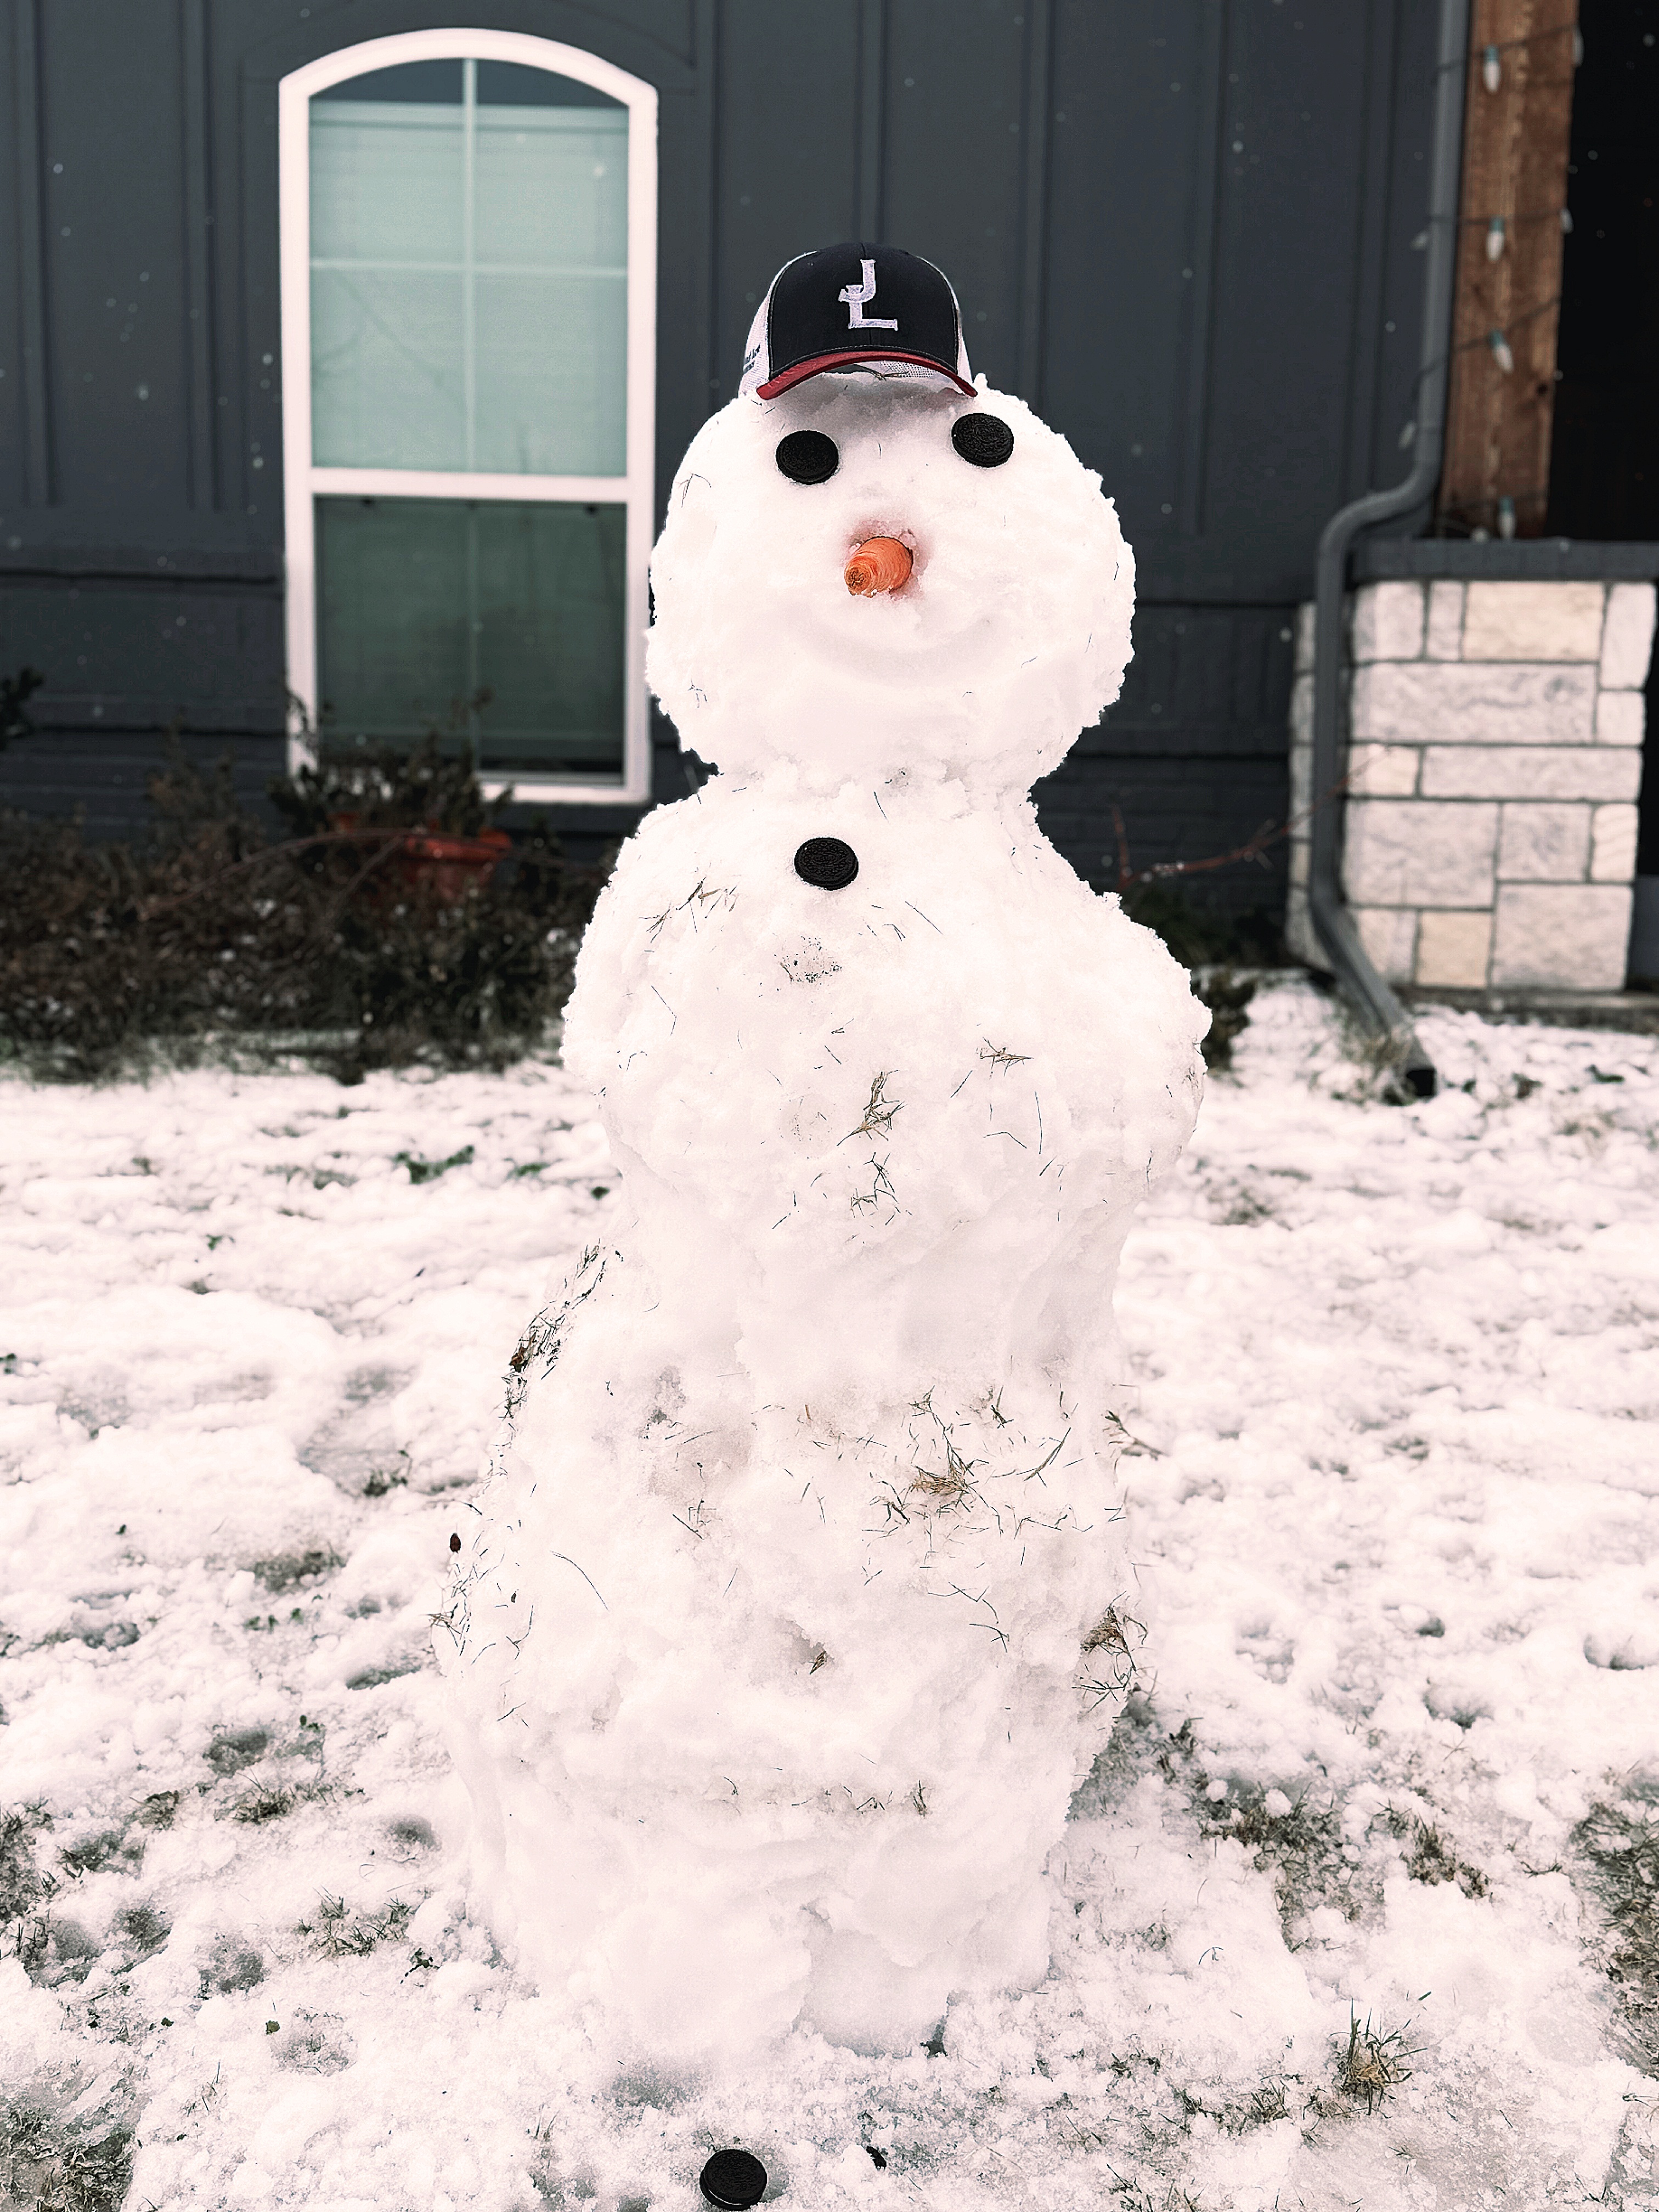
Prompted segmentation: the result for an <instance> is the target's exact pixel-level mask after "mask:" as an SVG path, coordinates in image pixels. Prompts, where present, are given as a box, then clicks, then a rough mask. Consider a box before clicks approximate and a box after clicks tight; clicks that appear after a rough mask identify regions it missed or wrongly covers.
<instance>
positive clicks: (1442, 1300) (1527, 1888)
mask: <svg viewBox="0 0 1659 2212" xmlns="http://www.w3.org/2000/svg"><path fill="white" fill-rule="evenodd" d="M1253 1011H1254V1019H1253V1022H1252V1024H1251V1026H1250V1028H1249V1030H1248V1031H1247V1032H1246V1033H1245V1035H1244V1036H1243V1039H1242V1040H1241V1042H1240V1044H1239V1047H1238V1048H1237V1073H1236V1076H1235V1077H1233V1078H1222V1079H1216V1080H1213V1081H1212V1085H1211V1088H1210V1092H1209V1096H1208V1098H1207V1101H1206V1106H1205V1109H1204V1114H1203V1116H1202V1119H1201V1121H1200V1127H1199V1133H1198V1137H1197V1139H1196V1140H1195V1141H1194V1145H1193V1146H1192V1149H1191V1151H1190V1152H1189V1153H1188V1156H1187V1158H1186V1160H1185V1162H1184V1163H1183V1164H1182V1169H1181V1170H1180V1171H1179V1173H1178V1174H1177V1175H1176V1176H1175V1177H1174V1178H1172V1180H1171V1182H1170V1183H1169V1184H1168V1185H1167V1186H1165V1187H1164V1188H1163V1189H1162V1190H1161V1191H1160V1192H1159V1193H1158V1195H1157V1196H1156V1197H1155V1199H1154V1200H1153V1201H1152V1204H1151V1206H1149V1207H1148V1209H1147V1212H1146V1217H1145V1218H1144V1220H1143V1222H1142V1224H1141V1225H1140V1226H1139V1228H1138V1229H1137V1230H1136V1231H1135V1232H1134V1233H1133V1236H1132V1237H1131V1240H1130V1243H1129V1248H1128V1253H1127V1261H1126V1266H1125V1272H1124V1287H1123V1292H1122V1297H1121V1310H1122V1314H1123V1317H1124V1321H1125V1323H1126V1327H1127V1334H1128V1338H1129V1341H1130V1344H1131V1346H1132V1347H1133V1352H1134V1354H1135V1357H1136V1360H1137V1363H1138V1366H1139V1373H1140V1376H1141V1378H1142V1379H1141V1384H1140V1389H1139V1400H1138V1402H1137V1403H1136V1405H1135V1406H1134V1407H1133V1408H1131V1409H1128V1410H1127V1412H1126V1425H1127V1427H1128V1429H1129V1430H1130V1431H1131V1434H1132V1437H1133V1443H1131V1446H1130V1448H1129V1451H1128V1454H1127V1456H1126V1457H1125V1460H1124V1462H1123V1473H1124V1476H1125V1479H1126V1481H1127V1488H1128V1492H1129V1494H1130V1498H1131V1502H1132V1504H1133V1510H1134V1512H1135V1515H1136V1531H1137V1541H1138V1546H1139V1550H1140V1552H1141V1553H1142V1554H1143V1555H1144V1556H1146V1557H1147V1558H1149V1559H1151V1560H1152V1561H1153V1562H1154V1564H1155V1570H1156V1580H1157V1583H1158V1592H1159V1611H1158V1617H1157V1620H1156V1624H1155V1626H1154V1630H1153V1635H1152V1642H1151V1644H1149V1646H1148V1657H1149V1662H1150V1663H1149V1665H1148V1668H1147V1670H1146V1686H1145V1692H1144V1694H1143V1695H1141V1696H1140V1697H1139V1698H1138V1699H1136V1700H1135V1702H1134V1703H1133V1705H1132V1706H1131V1708H1130V1710H1129V1711H1128V1712H1127V1714H1126V1715H1125V1717H1124V1718H1123V1719H1122V1720H1121V1722H1120V1723H1119V1725H1118V1728H1117V1729H1116V1732H1115V1735H1114V1737H1113V1740H1112V1743H1111V1746H1110V1747H1109V1751H1108V1752H1107V1753H1106V1754H1105V1755H1104V1756H1103V1759H1101V1761H1100V1762H1099V1764H1098V1765H1097V1768H1096V1771H1095V1772H1094V1774H1093V1776H1092V1777H1091V1779H1090V1781H1089V1782H1088V1784H1086V1785H1085V1788H1084V1790H1082V1791H1081V1793H1080V1794H1079V1799H1078V1802H1077V1804H1076V1807H1075V1809H1074V1817H1073V1821H1072V1824H1071V1826H1070V1828H1069V1830H1068V1833H1067V1838H1066V1845H1065V1847H1064V1849H1063V1850H1062V1852H1061V1853H1060V1855H1059V1862H1058V1863H1059V1869H1060V1887H1061V1892H1062V1902H1061V1904H1060V1906H1059V1907H1058V1909H1057V1910H1056V1913H1055V1917H1054V1967H1053V1970H1052V1972H1051V1973H1050V1975H1049V1977H1048V1980H1047V1981H1046V1982H1045V1983H1044V1984H1042V1987H1041V1988H1040V1989H1038V1990H1036V1991H1034V1992H1032V1993H1031V1994H1030V1995H1028V1996H1021V1997H1018V1998H1014V1999H1009V2000H1006V2001H1005V2002H999V2003H986V2004H980V2005H975V2006H971V2007H959V2008H953V2009H952V2011H951V2014H950V2015H949V2017H948V2019H947V2021H946V2024H945V2031H944V2033H943V2036H942V2038H941V2039H940V2045H939V2047H936V2048H933V2049H929V2050H924V2051H918V2052H917V2053H916V2054H915V2056H914V2057H912V2058H909V2059H907V2060H903V2061H898V2062H895V2061H891V2060H882V2061H877V2060H870V2059H864V2058H860V2057H854V2056H852V2055H850V2054H848V2053H847V2052H845V2051H838V2050H835V2049H832V2048H830V2047H829V2046H828V2045H825V2044H823V2042H821V2041H819V2040H817V2039H815V2038H811V2037H807V2036H801V2037H799V2038H797V2039H794V2040H793V2042H792V2043H791V2044H790V2045H788V2046H787V2048H786V2049H785V2050H784V2051H783V2052H782V2053H781V2056H780V2057H777V2058H776V2060H775V2062H773V2063H769V2064H768V2065H766V2066H765V2067H764V2068H763V2069H757V2071H756V2072H755V2073H754V2074H753V2075H751V2076H750V2077H748V2078H744V2079H742V2080H738V2081H725V2082H723V2083H720V2084H719V2085H716V2086H712V2087H711V2086H709V2085H708V2084H702V2085H699V2084H697V2083H696V2082H688V2081H673V2080H670V2079H667V2078H662V2077H659V2076H654V2075H651V2074H650V2073H648V2072H644V2073H640V2074H637V2075H632V2076H629V2077H628V2078H624V2079H620V2080H619V2079H617V2078H615V2077H614V2076H613V2075H606V2074H605V2073H602V2072H600V2071H599V2070H598V2069H596V2067H595V2064H594V2063H593V2062H592V2059H591V2058H590V2057H589V2056H588V2054H587V2052H586V2049H585V2046H584V2045H582V2043H581V2041H580V2037H579V2036H578V2035H577V2034H576V2033H574V2031H573V2029H572V2028H571V2027H570V2026H569V2025H568V2022H567V2021H565V2020H563V2019H562V2017H561V2016H560V2014H559V2012H558V2009H557V2008H556V2006H554V2005H553V2004H551V2003H550V2002H546V2001H544V2000H541V1999H538V1998H537V1997H535V1996H532V1995H531V1994H529V1993H528V1992H527V1990H526V1988H525V1987H524V1986H523V1985H522V1984H520V1982H518V1981H517V1980H515V1978H514V1976H513V1973H512V1972H511V1971H509V1969H508V1968H507V1966H504V1965H503V1964H502V1963H501V1960H499V1959H498V1958H497V1957H496V1955H495V1952H494V1950H493V1948H492V1946H491V1944H490V1942H489V1937H488V1935H487V1932H486V1931H485V1930H484V1929H482V1928H480V1927H478V1926H477V1925H475V1924H473V1923H471V1922H469V1921H468V1919H467V1917H466V1911H465V1898H464V1896H463V1894H462V1893H461V1891H460V1888H459V1881H458V1875H457V1869H456V1865H455V1863H454V1861H453V1859H452V1858H449V1857H447V1855H446V1838H447V1837H449V1836H451V1835H453V1834H454V1833H455V1832H457V1826H458V1823H457V1820H456V1811H457V1801H456V1797H455V1789H456V1785H455V1784H454V1783H453V1780H452V1778H451V1777H450V1775H449V1773H448V1771H447V1762H446V1759H445V1758H444V1755H443V1753H442V1750H441V1745H440V1742H439V1740H438V1734H437V1725H436V1720H435V1711H436V1677H435V1672H434V1668H433V1662H432V1656H431V1645H430V1630H429V1618H430V1614H431V1613H432V1612H433V1610H434V1609H435V1607H436V1606H437V1604H438V1603H439V1601H440V1595H439V1594H440V1591H441V1586H442V1583H443V1578H444V1571H445V1566H446V1563H447V1558H448V1544H449V1537H450V1534H451V1532H452V1530H453V1529H454V1528H456V1527H457V1525H458V1522H457V1514H458V1510H459V1508H460V1504H461V1501H462V1498H463V1497H464V1495H465V1490H466V1487H467V1486H468V1485H469V1484H470V1483H471V1481H472V1480H473V1479H474V1476H475V1474H476V1471H477V1466H478V1462H479V1460H480V1456H481V1454H482V1451H483V1447H484V1445H485V1443H486V1441H487V1439H488V1437H489V1432H490V1429H491V1425H492V1421H493V1418H494V1413H495V1407H496V1406H497V1404H498V1403H499V1400H500V1396H501V1373H502V1370H503V1367H504V1364H505V1362H506V1359H507V1356H508V1354H509V1353H510V1352H511V1350H512V1348H513V1345H514V1342H515V1341H516V1340H517V1337H518V1335H519V1333H520V1329H521V1328H522V1326H523V1324H524V1322H526V1319H527V1317H528V1316H530V1315H531V1314H532V1311H533V1310H535V1309H536V1307H537V1306H538V1304H540V1303H541V1302H542V1300H543V1298H544V1295H545V1292H546V1291H547V1288H548V1286H549V1284H550V1281H552V1282H553V1283H556V1282H557V1280H558V1279H560V1277H561V1276H562V1273H564V1271H565V1269H566V1267H568V1265H569V1264H570V1263H571V1261H573V1259H574V1255H577V1254H578V1253H579V1252H580V1249H581V1247H582V1246H583V1244H584V1243H586V1242H589V1241H591V1240H592V1239H593V1238H594V1237H596V1236H600V1235H602V1234H603V1231H604V1224H605V1217H606V1208H607V1205H608V1204H609V1203H610V1202H611V1201H610V1200H608V1197H607V1187H608V1184H609V1181H610V1170H609V1169H608V1166H607V1164H606V1162H605V1156H604V1148H603V1141H602V1139H601V1137H600V1135H599V1130H598V1128H597V1126H596V1125H595V1123H594V1122H593V1121H592V1118H591V1115H589V1113H588V1111H587V1109H586V1102H585V1101H584V1100H583V1099H582V1098H581V1097H580V1096H577V1095H575V1094H574V1092H573V1091H572V1089H571V1088H570V1086H569V1085H568V1083H567V1081H566V1079H565V1078H564V1077H563V1075H562V1073H561V1072H560V1070H559V1069H558V1068H557V1066H554V1065H552V1064H549V1063H537V1064H532V1065H529V1066H524V1067H521V1068H520V1069H518V1070H515V1071H514V1072H513V1073H509V1074H507V1075H503V1076H499V1077H492V1076H450V1077H444V1078H441V1079H433V1078H427V1077H422V1076H418V1075H415V1076H401V1077H394V1076H389V1075H382V1076H376V1077H372V1078H370V1079H369V1080H368V1082H367V1083H365V1084H364V1085H362V1087H361V1088H359V1089H356V1090H350V1091H342V1090H340V1089H337V1087H336V1086H335V1085H332V1084H331V1082H329V1081H328V1080H326V1079H324V1078H322V1077H319V1076H316V1075H312V1074H307V1073H271V1074H262V1075H246V1074H243V1075H238V1074H232V1073H227V1072H222V1071H220V1072H211V1071H203V1072H198V1073H191V1074H186V1075H182V1076H179V1077H177V1078H173V1079H166V1080H158V1081H156V1082H154V1083H152V1084H151V1085H149V1086H147V1087H146V1086H143V1085H136V1084H135V1085H122V1086H117V1087H112V1088H109V1089H104V1090H77V1091H70V1090H48V1089H32V1088H29V1087H27V1086H26V1085H21V1084H18V1083H15V1082H11V1083H7V1084H4V1085H0V1131H3V1136H0V1255H3V1263H4V1264H3V1273H0V1468H3V1474H0V1652H3V1660H0V1700H3V1725H0V1776H3V1780H0V1802H3V1806H4V1808H6V1811H5V1826H4V1831H3V1838H0V1919H3V1920H4V1922H5V1923H6V1925H5V1933H4V1944H3V1950H4V1956H3V1960H0V2083H3V2091H0V2116H3V2117H0V2203H15V2204H17V2205H20V2206H21V2205H29V2206H33V2205H35V2204H46V2203H50V2204H53V2205H58V2204H62V2205H64V2206H69V2207H75V2208H80V2212H97V2209H98V2208H113V2207H114V2206H116V2205H118V2203H121V2201H122V2194H121V2186H122V2182H123V2180H124V2179H125V2170H126V2163H127V2161H128V2160H131V2176H132V2178H131V2192H130V2195H129V2196H128V2197H127V2198H126V2202H127V2203H128V2204H129V2205H130V2206H131V2208H133V2212H147V2208H149V2207H151V2206H155V2207H170V2206H173V2205H201V2206H216V2205H226V2206H240V2205H245V2204H247V2205H262V2204H268V2205H271V2206H276V2205H307V2206H316V2207H328V2208H331V2212H371V2208H372V2212H397V2208H402V2207H409V2208H411V2212H447V2208H455V2212H459V2208H461V2207H467V2208H469V2212H471V2208H478V2212H493V2208H497V2207H500V2208H507V2207H522V2208H524V2209H525V2212H532V2208H534V2207H536V2206H538V2205H539V2204H542V2203H556V2204H557V2203H563V2204H567V2205H569V2206H572V2207H573V2208H574V2206H575V2205H576V2204H578V2203H584V2202H585V2203H591V2204H592V2207H593V2212H640V2208H641V2207H643V2206H644V2205H645V2204H646V2203H652V2204H653V2205H656V2206H658V2207H659V2208H662V2212H669V2208H672V2207H676V2206H678V2207H681V2208H684V2212H692V2208H693V2207H694V2206H695V2205H696V2204H697V2203H698V2202H699V2200H698V2199H697V2197H696V2173H697V2171H698V2169H699V2168H700V2166H702V2162H703V2160H704V2159H705V2158H706V2157H707V2156H708V2153H709V2151H710V2150H712V2149H714V2148H720V2147H722V2146H724V2145H726V2144H728V2143H742V2144H744V2145H745V2146H747V2147H749V2148H752V2149H754V2150H756V2151H757V2153H758V2154H760V2156H761V2157H762V2158H763V2160H764V2161H765V2163H766V2165H767V2166H768V2168H769V2171H770V2173H771V2176H772V2185H773V2193H774V2194H775V2195H779V2196H781V2199H782V2201H783V2203H784V2205H785V2206H786V2207H787V2205H789V2204H793V2205H796V2206H798V2207H799V2208H800V2212H807V2208H809V2207H810V2208H816V2207H818V2206H825V2207H838V2206H840V2205H841V2204H842V2203H843V2202H845V2203H848V2204H853V2203H858V2204H862V2205H865V2206H867V2207H868V2208H870V2212H879V2208H881V2207H883V2206H895V2207H896V2206H900V2205H909V2204H915V2205H925V2206H928V2207H938V2208H941V2212H943V2208H946V2207H956V2206H979V2205H989V2204H990V2203H993V2202H995V2203H1011V2204H1015V2203H1026V2202H1028V2201H1029V2202H1030V2203H1034V2204H1036V2205H1037V2206H1042V2207H1047V2206H1054V2207H1067V2208H1069V2207H1072V2206H1078V2207H1082V2206H1085V2205H1088V2206H1099V2205H1104V2206H1108V2207H1110V2206H1113V2205H1117V2206H1121V2207H1125V2208H1127V2212H1154V2208H1156V2212H1164V2208H1172V2212H1180V2208H1183V2207H1187V2206H1189V2205H1193V2206H1201V2207H1203V2208H1204V2212H1219V2208H1223V2207H1228V2206H1237V2207H1239V2208H1251V2209H1252V2212H1255V2208H1261V2212H1266V2208H1267V2207H1272V2206H1279V2207H1282V2208H1285V2212H1289V2208H1291V2207H1292V2206H1307V2207H1320V2208H1325V2207H1329V2208H1333V2212H1334V2208H1336V2207H1339V2206H1341V2207H1346V2206H1353V2205H1360V2206H1363V2207H1364V2208H1365V2212H1385V2208H1390V2207H1395V2206H1398V2207H1401V2208H1406V2207H1412V2208H1416V2207H1428V2206H1433V2207H1437V2208H1446V2212H1452V2208H1456V2212H1464V2208H1468V2207H1474V2206H1483V2205H1487V2204H1492V2205H1496V2204H1500V2203H1501V2204H1505V2205H1510V2206H1528V2207H1533V2206H1539V2205H1543V2204H1546V2203H1562V2204H1577V2203H1604V2204H1613V2205H1620V2206H1630V2207H1634V2206H1637V2205H1646V2204H1650V2203H1654V2202H1655V2201H1656V2197H1655V2192H1656V2187H1659V2184H1656V2166H1655V2148H1656V2143H1659V2082H1656V2081H1655V2079H1654V2075H1655V2072H1656V2070H1659V2009H1656V2008H1659V1982H1656V1979H1655V1978H1654V1977H1655V1974H1656V1970H1659V1936H1656V1933H1655V1930H1654V1927H1653V1921H1652V1897H1653V1890H1652V1887H1651V1885H1652V1883H1653V1881H1654V1879H1655V1876H1656V1873H1659V1694H1656V1684H1659V1603H1656V1593H1659V1563H1656V1562H1659V1547H1656V1542H1655V1536H1656V1499H1659V1358H1656V1357H1655V1343H1656V1335H1659V1175H1656V1165H1659V1162H1656V1150H1655V1125H1656V1119H1659V1043H1656V1041H1655V1040H1652V1039H1648V1038H1632V1037H1628V1036H1609V1035H1607V1034H1599V1035H1596V1034H1590V1033H1588V1032H1577V1031H1570V1030H1547V1029H1528V1028H1520V1027H1513V1028H1504V1027H1493V1026H1487V1025H1485V1024H1480V1023H1479V1022H1478V1021H1475V1020H1474V1019H1473V1018H1461V1017H1453V1016H1449V1015H1448V1016H1437V1017H1433V1018H1430V1019H1428V1020H1427V1021H1425V1024H1424V1032H1425V1039H1426V1041H1427V1042H1428V1043H1429V1044H1430V1047H1431V1050H1432V1052H1433V1053H1434V1054H1435V1056H1436V1058H1437V1060H1438V1061H1439V1064H1440V1066H1441V1068H1442V1071H1443V1075H1444V1077H1445V1078H1446V1079H1448V1083H1449V1088H1448V1089H1447V1090H1446V1091H1445V1092H1444V1093H1443V1096H1442V1097H1439V1098H1437V1099H1436V1100H1435V1101H1433V1102H1432V1103H1428V1104H1425V1105H1419V1106H1415V1107H1411V1108H1407V1109H1396V1108H1390V1107H1387V1106H1383V1105H1380V1104H1376V1103H1366V1101H1365V1097H1364V1091H1365V1087H1366V1086H1365V1080H1364V1076H1363V1075H1362V1073H1360V1071H1359V1070H1358V1068H1357V1067H1356V1066H1354V1065H1353V1064H1352V1062H1351V1061H1350V1060H1347V1059H1346V1056H1345V1054H1344V1051H1343V1048H1342V1045H1341V1042H1340V1035H1339V1032H1338V1029H1337V1026H1336V1024H1335V1023H1334V1018H1333V1016H1332V1014H1331V1012H1330V1010H1329V1008H1328V1006H1327V1005H1326V1003H1325V1002H1324V1001H1323V1000H1321V999H1319V998H1318V997H1317V996H1316V994H1314V993H1313V992H1312V991H1311V990H1310V989H1309V988H1308V987H1306V986H1305V985H1302V984H1297V983H1291V982H1286V983H1283V984H1281V985H1279V986H1278V987H1274V988H1273V989H1272V990H1270V991H1268V992H1266V993H1264V994H1261V996H1260V997H1258V999H1257V1000H1256V1003H1255V1008H1254V1010H1253ZM1644 1915H1645V1917H1644ZM1644 1973H1645V1975H1646V1977H1647V1978H1644ZM1632 2062H1634V2063H1632ZM1644 2069H1645V2070H1644ZM8 2191H9V2192H10V2193H9V2195H8V2194H7V2192H8ZM54 2191H55V2192H56V2193H53V2192H54Z"/></svg>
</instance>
